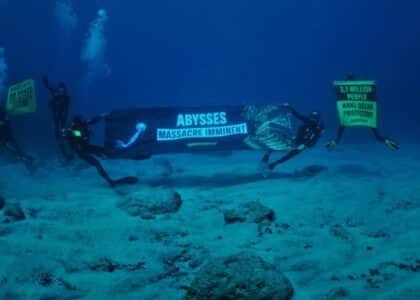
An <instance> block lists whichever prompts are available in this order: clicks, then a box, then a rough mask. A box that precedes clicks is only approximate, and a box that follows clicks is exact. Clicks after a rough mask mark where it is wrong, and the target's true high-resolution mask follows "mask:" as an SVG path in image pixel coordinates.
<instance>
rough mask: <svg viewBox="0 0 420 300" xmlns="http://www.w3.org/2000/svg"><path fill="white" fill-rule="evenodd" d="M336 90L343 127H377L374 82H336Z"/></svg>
mask: <svg viewBox="0 0 420 300" xmlns="http://www.w3.org/2000/svg"><path fill="white" fill-rule="evenodd" d="M334 88H335V91H336V95H337V110H338V116H339V119H340V125H341V126H364V127H371V128H376V127H377V102H376V84H375V82H374V81H335V82H334Z"/></svg>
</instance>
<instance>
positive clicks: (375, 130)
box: [325, 73, 400, 151]
mask: <svg viewBox="0 0 420 300" xmlns="http://www.w3.org/2000/svg"><path fill="white" fill-rule="evenodd" d="M346 81H348V82H349V83H351V82H352V81H355V79H354V75H353V74H351V73H350V74H348V75H347V78H346ZM354 126H356V125H354ZM346 127H347V126H345V125H340V126H339V127H338V131H337V136H336V138H335V139H333V140H331V141H329V142H327V143H326V144H325V147H326V148H328V149H331V148H333V147H335V146H336V145H337V144H338V143H340V141H341V138H342V137H343V134H344V130H345V129H346ZM371 129H372V132H373V135H374V137H375V139H376V140H377V141H378V142H380V143H383V144H385V146H387V147H388V148H389V149H391V150H393V151H397V150H399V149H400V145H399V143H398V142H396V141H395V140H393V139H391V138H388V137H384V136H383V135H382V134H381V133H380V132H379V130H378V128H377V127H376V126H375V127H372V128H371Z"/></svg>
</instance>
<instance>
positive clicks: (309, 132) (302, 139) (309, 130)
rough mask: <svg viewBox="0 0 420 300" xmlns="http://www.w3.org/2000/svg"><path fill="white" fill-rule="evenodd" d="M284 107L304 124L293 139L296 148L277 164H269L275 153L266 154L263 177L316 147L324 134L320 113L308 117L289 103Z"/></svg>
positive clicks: (268, 152)
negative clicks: (306, 150) (303, 152)
mask: <svg viewBox="0 0 420 300" xmlns="http://www.w3.org/2000/svg"><path fill="white" fill-rule="evenodd" d="M282 106H283V107H284V108H286V109H288V110H289V111H290V112H291V113H292V115H293V116H294V117H295V118H296V119H298V120H299V121H301V122H302V124H301V125H300V126H299V128H298V130H297V134H296V136H295V137H294V139H293V145H294V147H293V148H292V149H291V150H290V151H289V152H288V153H287V154H286V155H284V156H283V157H282V158H280V159H279V160H277V161H275V162H272V163H269V160H270V156H271V154H272V152H273V151H272V150H269V151H267V152H266V154H265V155H264V157H263V158H262V160H261V163H260V170H261V172H262V174H263V176H267V175H268V174H269V173H270V172H271V171H272V170H273V169H274V168H275V167H276V166H278V165H279V164H282V163H284V162H286V161H288V160H290V159H291V158H293V157H295V156H296V155H298V154H300V153H301V152H302V151H304V150H305V149H307V148H312V147H314V146H315V145H316V143H317V142H318V140H319V138H320V137H321V135H322V134H323V133H324V124H323V122H322V120H321V114H320V113H319V112H317V111H313V112H311V113H310V114H309V115H308V116H304V115H302V114H300V113H298V112H297V111H296V110H295V109H294V108H293V107H291V106H290V105H289V104H288V103H285V104H283V105H282Z"/></svg>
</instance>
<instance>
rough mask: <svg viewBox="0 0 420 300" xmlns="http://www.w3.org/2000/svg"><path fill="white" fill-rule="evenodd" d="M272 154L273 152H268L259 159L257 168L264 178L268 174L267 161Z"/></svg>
mask: <svg viewBox="0 0 420 300" xmlns="http://www.w3.org/2000/svg"><path fill="white" fill-rule="evenodd" d="M272 153H273V151H271V150H269V151H267V152H266V153H265V154H264V156H263V157H262V158H261V161H260V164H259V166H258V171H259V172H260V173H261V174H262V175H263V176H264V177H267V176H268V175H269V174H270V173H271V170H270V166H269V163H268V162H269V160H270V157H271V154H272Z"/></svg>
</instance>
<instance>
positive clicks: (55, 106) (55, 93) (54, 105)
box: [42, 76, 70, 139]
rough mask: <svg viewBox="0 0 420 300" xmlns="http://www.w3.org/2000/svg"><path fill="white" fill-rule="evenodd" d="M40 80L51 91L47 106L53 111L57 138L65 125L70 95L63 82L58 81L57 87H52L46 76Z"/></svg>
mask: <svg viewBox="0 0 420 300" xmlns="http://www.w3.org/2000/svg"><path fill="white" fill-rule="evenodd" d="M42 81H43V82H44V86H45V87H46V88H47V89H48V90H49V91H50V93H51V97H52V98H51V100H50V103H49V106H50V109H51V111H52V113H53V121H54V133H55V137H56V138H57V139H59V138H60V132H61V130H62V129H64V128H66V126H67V119H68V114H69V106H70V97H69V95H68V93H67V87H66V85H65V84H64V83H63V82H60V83H59V84H58V85H57V87H52V86H51V85H50V84H49V81H48V78H47V77H46V76H43V77H42Z"/></svg>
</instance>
